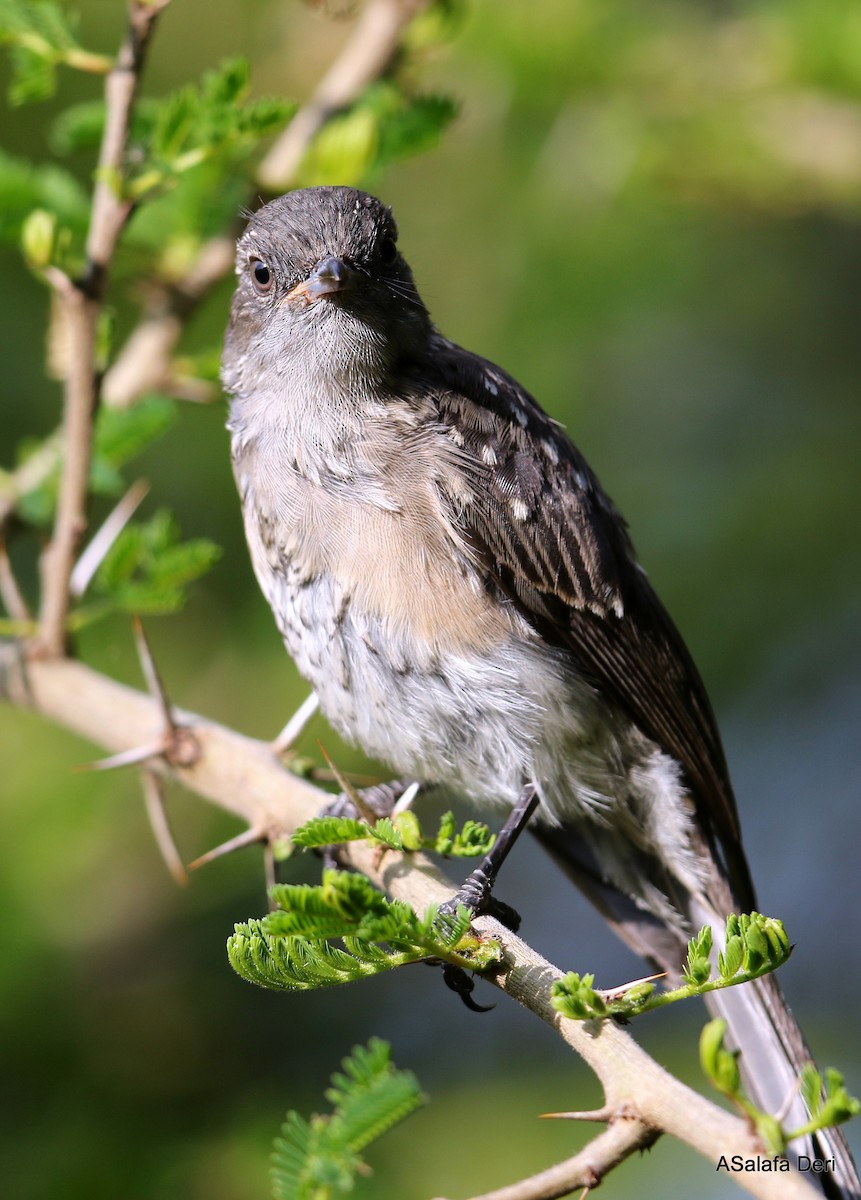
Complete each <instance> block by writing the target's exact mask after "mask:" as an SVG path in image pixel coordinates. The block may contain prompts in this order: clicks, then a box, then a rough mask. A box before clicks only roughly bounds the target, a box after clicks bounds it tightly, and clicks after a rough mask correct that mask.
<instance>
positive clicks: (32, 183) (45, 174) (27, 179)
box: [0, 150, 88, 245]
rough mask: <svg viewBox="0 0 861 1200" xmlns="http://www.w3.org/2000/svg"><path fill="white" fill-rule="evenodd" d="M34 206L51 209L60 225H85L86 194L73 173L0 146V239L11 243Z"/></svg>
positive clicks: (76, 228) (81, 227)
mask: <svg viewBox="0 0 861 1200" xmlns="http://www.w3.org/2000/svg"><path fill="white" fill-rule="evenodd" d="M34 209H44V210H46V211H48V212H50V213H52V214H53V215H54V216H55V217H56V219H57V222H58V224H59V225H60V226H63V227H68V228H71V229H73V230H74V231H75V232H83V230H84V229H85V228H86V223H87V216H88V202H87V197H86V194H85V192H84V190H83V188H82V187H81V185H80V184H79V183H78V181H77V180H76V179H75V178H74V176H73V175H71V174H70V173H69V172H67V171H64V170H63V169H62V168H61V167H57V166H54V165H53V164H50V163H46V164H44V165H40V166H36V165H35V164H33V163H30V162H27V161H26V159H22V158H15V157H13V156H12V155H10V154H6V153H5V152H4V151H3V150H0V240H2V241H4V242H7V243H11V244H13V245H14V243H15V242H17V240H18V238H19V237H20V236H21V231H22V229H23V226H24V223H25V221H26V220H27V217H28V216H29V215H30V213H31V212H32V211H33V210H34Z"/></svg>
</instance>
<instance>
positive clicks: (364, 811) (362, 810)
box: [317, 742, 377, 825]
mask: <svg viewBox="0 0 861 1200" xmlns="http://www.w3.org/2000/svg"><path fill="white" fill-rule="evenodd" d="M317 745H318V746H319V747H320V753H321V754H322V755H323V757H324V758H325V760H326V762H327V763H328V764H329V769H330V770H331V772H332V774H333V775H334V776H335V782H336V783H337V784H338V787H339V788H340V789H341V791H342V792H343V793H344V795H345V796H346V797H347V799H348V800H350V801H351V803H352V804H353V805H354V807H355V809H356V812H357V813H358V814H359V816H360V817H361V818H362V820H363V821H367V822H368V824H369V825H374V824H375V823H376V820H377V815H376V813H374V812H372V811H371V809H370V808H368V806H367V804H366V803H365V801H364V799H363V798H362V793H361V792H359V791H357V789H356V788H354V787H353V785H352V784H351V783H350V781H349V780H348V779H347V778H346V776H344V775H342V774H341V772H340V771H339V770H338V768H337V767H336V766H335V764H334V762H333V761H332V758H331V756H330V754H329V751H328V750H327V749H326V747H325V746H324V745H323V743H322V742H318V743H317Z"/></svg>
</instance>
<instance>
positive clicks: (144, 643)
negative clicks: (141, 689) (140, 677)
mask: <svg viewBox="0 0 861 1200" xmlns="http://www.w3.org/2000/svg"><path fill="white" fill-rule="evenodd" d="M132 627H133V628H134V631H135V642H136V644H137V649H138V658H139V659H140V664H141V670H142V671H143V674H144V679H145V680H146V685H147V690H148V691H149V694H150V695H151V696H152V697H153V698H154V699H155V700H158V702H159V706H160V707H161V714H162V717H163V718H164V723H165V725H166V726H167V728H168V729H170V731H171V732H174V731H175V729H176V722H175V721H174V718H173V705H172V704H171V702H170V700H169V698H168V694H167V691H166V690H165V686H164V684H163V683H162V680H161V676H160V675H159V673H158V667H157V666H156V665H155V659H154V658H153V656H152V648H151V647H150V644H149V639H148V638H147V635H146V633H145V632H144V627H143V622H142V621H141V619H140V617H138V616H134V617H132Z"/></svg>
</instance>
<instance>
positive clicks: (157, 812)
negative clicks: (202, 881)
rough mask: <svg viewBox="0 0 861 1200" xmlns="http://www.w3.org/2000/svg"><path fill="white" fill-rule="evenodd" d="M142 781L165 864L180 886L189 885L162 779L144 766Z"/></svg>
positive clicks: (145, 799)
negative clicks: (170, 819)
mask: <svg viewBox="0 0 861 1200" xmlns="http://www.w3.org/2000/svg"><path fill="white" fill-rule="evenodd" d="M141 783H142V784H143V792H144V802H145V804H146V812H147V816H148V817H149V823H150V826H151V828H152V832H153V836H154V837H155V841H156V845H157V846H158V848H159V850H160V851H161V856H162V858H163V859H164V861H165V866H166V867H167V869H168V870H169V871H170V873H171V875H172V876H173V877H174V879H175V880H176V882H177V883H178V884H179V885H180V887H187V886H188V874H187V872H186V870H185V867H184V866H183V865H182V859H181V858H180V855H179V851H178V850H177V848H176V842H175V841H174V840H173V833H172V832H171V828H170V824H169V822H168V819H167V809H166V808H165V803H164V789H163V786H162V781H161V779H160V778H159V777H158V775H156V773H155V771H151V770H148V769H147V768H146V767H144V768H143V769H142V770H141Z"/></svg>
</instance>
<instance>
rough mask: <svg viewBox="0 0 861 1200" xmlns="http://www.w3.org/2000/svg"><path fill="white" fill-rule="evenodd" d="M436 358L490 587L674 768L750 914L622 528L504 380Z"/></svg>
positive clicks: (740, 869) (721, 763)
mask: <svg viewBox="0 0 861 1200" xmlns="http://www.w3.org/2000/svg"><path fill="white" fill-rule="evenodd" d="M433 350H434V354H433V364H434V365H433V376H434V378H433V384H432V387H433V389H434V393H435V401H436V404H437V407H438V411H439V414H440V418H441V421H442V424H443V425H444V426H445V427H447V432H448V436H449V437H450V438H451V440H452V441H453V442H454V444H455V446H457V447H459V448H461V449H462V451H463V453H462V455H460V456H459V461H460V462H462V463H463V464H464V470H465V471H466V472H467V475H472V476H473V477H474V478H473V486H472V488H471V495H472V498H471V499H468V500H466V501H465V500H464V498H463V496H462V495H460V496H458V497H450V498H449V504H450V512H451V515H452V519H453V520H454V521H455V523H456V524H457V526H458V528H459V531H460V533H461V535H462V536H463V537H464V539H465V540H466V541H467V542H468V544H469V545H470V546H471V548H472V550H473V552H474V553H475V555H476V557H477V560H478V561H479V562H480V563H481V564H482V566H483V568H484V569H485V570H486V571H487V574H488V585H489V586H491V587H495V588H497V589H498V591H499V593H500V594H501V596H502V597H503V598H504V599H506V600H507V601H509V602H513V603H514V604H515V605H516V606H517V608H518V610H519V611H520V612H521V613H522V614H523V616H524V617H525V618H526V619H527V620H528V621H529V622H530V623H531V624H532V625H533V627H534V628H535V629H536V630H538V631H539V632H540V634H541V636H542V637H543V638H544V639H545V640H546V641H547V642H549V643H551V644H552V645H556V646H559V647H564V648H565V649H566V650H567V651H568V652H569V653H570V654H571V657H572V659H573V660H574V663H575V664H576V667H577V668H578V670H579V671H580V672H581V673H582V674H583V675H584V676H585V677H586V678H587V679H589V680H590V681H591V682H592V684H593V685H594V686H595V687H596V689H597V690H598V691H599V692H600V693H601V694H602V695H603V696H605V697H607V698H608V699H610V700H611V701H612V702H614V703H615V704H616V705H618V706H619V707H620V708H621V709H622V710H623V711H624V712H626V713H627V714H628V716H629V717H630V718H631V719H632V720H633V721H634V723H635V724H636V725H637V726H638V728H639V729H641V730H642V732H643V733H645V734H646V735H647V736H648V737H649V738H651V739H652V740H653V741H654V742H656V743H657V744H658V745H659V746H660V747H661V748H662V749H663V750H664V751H665V752H666V753H667V754H669V755H670V756H671V757H672V758H673V759H675V760H676V761H677V762H678V763H679V764H680V765H681V767H682V769H683V771H684V775H685V779H686V782H687V784H688V787H689V789H690V792H691V796H692V798H693V801H694V804H695V806H696V811H697V814H698V817H699V821H700V825H701V828H702V830H703V832H704V834H705V835H706V837H707V839H708V841H709V843H710V844H711V845H712V847H713V850H714V849H715V837H716V838H717V841H718V842H719V843H720V847H721V849H722V852H723V857H724V859H725V860H726V869H727V871H728V874H729V879H730V883H731V886H732V887H733V890H734V893H735V895H736V898H737V902H738V903H739V904H741V905H744V906H745V907H748V906H750V905H752V900H753V895H752V887H751V884H750V876H749V873H748V869H747V865H746V862H745V859H744V854H743V851H742V849H741V842H740V833H739V826H738V816H737V812H736V807H735V800H734V798H733V793H732V787H731V784H730V781H729V774H728V771H727V766H726V760H725V758H724V753H723V749H722V746H721V742H720V735H719V734H718V730H717V725H716V722H715V718H714V715H713V713H712V709H711V705H710V703H709V700H708V697H707V695H706V692H705V688H704V686H703V683H702V680H701V679H700V677H699V674H698V672H697V669H696V667H695V666H694V664H693V661H692V659H691V656H690V654H689V652H688V650H687V648H686V646H685V644H684V642H683V641H682V638H681V635H680V634H679V632H678V630H677V629H676V627H675V626H674V624H673V622H672V621H671V620H670V617H669V616H668V614H667V613H666V611H665V610H664V608H663V606H662V604H661V602H660V601H659V600H658V598H657V596H656V595H655V593H654V591H653V590H652V588H651V585H650V584H649V581H648V579H647V578H646V575H645V573H644V572H643V570H642V568H641V567H640V566H639V564H638V563H637V561H636V559H635V557H634V551H633V548H632V546H631V542H630V540H629V537H628V533H627V529H626V526H625V523H624V521H623V520H622V518H621V517H620V515H619V514H618V512H617V511H616V509H615V508H614V506H613V504H612V502H611V501H610V500H609V498H608V497H607V496H606V494H605V493H604V492H603V490H602V489H601V487H600V485H599V483H598V481H597V479H596V478H595V476H594V475H593V474H592V472H591V470H590V468H589V467H588V465H587V463H586V461H585V459H584V458H583V457H582V456H581V454H580V453H579V451H578V450H577V449H576V447H575V446H574V445H573V444H572V443H571V441H570V440H569V439H568V437H567V436H566V435H565V433H564V432H563V431H562V429H561V428H560V427H559V426H558V425H557V424H556V423H555V422H554V421H552V420H551V419H550V418H549V417H548V416H547V415H546V414H545V413H544V412H543V411H542V410H541V408H540V407H539V406H538V404H537V403H536V401H535V400H534V399H533V398H532V397H531V396H530V395H529V393H528V392H526V391H525V390H524V389H523V388H521V387H520V385H519V384H518V383H517V382H516V381H515V380H514V379H512V378H511V377H510V376H509V375H507V374H506V373H505V372H504V371H502V370H500V369H499V368H498V367H496V366H494V365H493V364H492V363H490V362H488V361H486V360H485V359H482V358H479V357H478V356H476V355H473V354H470V353H469V352H467V351H465V350H463V349H461V348H460V347H459V346H455V345H453V344H452V343H451V342H448V341H446V340H445V339H444V338H442V337H439V336H438V337H437V338H436V339H435V342H434V346H433ZM425 386H426V385H425Z"/></svg>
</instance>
